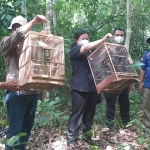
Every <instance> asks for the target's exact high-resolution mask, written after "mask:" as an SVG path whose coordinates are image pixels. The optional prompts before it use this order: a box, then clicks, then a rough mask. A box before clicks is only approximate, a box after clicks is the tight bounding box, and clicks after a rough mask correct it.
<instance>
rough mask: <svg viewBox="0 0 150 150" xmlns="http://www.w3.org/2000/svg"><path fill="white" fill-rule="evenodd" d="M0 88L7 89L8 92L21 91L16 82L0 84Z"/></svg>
mask: <svg viewBox="0 0 150 150" xmlns="http://www.w3.org/2000/svg"><path fill="white" fill-rule="evenodd" d="M0 88H1V89H7V90H9V91H19V90H21V86H20V85H18V82H17V81H6V82H0Z"/></svg>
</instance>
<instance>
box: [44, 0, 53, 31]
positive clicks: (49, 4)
mask: <svg viewBox="0 0 150 150" xmlns="http://www.w3.org/2000/svg"><path fill="white" fill-rule="evenodd" d="M51 14H52V0H46V14H45V16H46V19H47V22H46V23H45V24H44V29H45V30H47V31H49V33H51V18H52V17H51Z"/></svg>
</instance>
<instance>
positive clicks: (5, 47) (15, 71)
mask: <svg viewBox="0 0 150 150" xmlns="http://www.w3.org/2000/svg"><path fill="white" fill-rule="evenodd" d="M24 38H25V36H24V34H23V33H22V32H20V31H19V30H17V31H15V32H14V33H12V34H11V35H10V36H7V37H4V38H3V39H2V40H1V41H0V51H1V52H2V55H3V58H4V61H5V64H6V81H7V80H13V81H18V80H19V53H20V49H19V44H20V43H21V42H22V41H23V40H24ZM30 91H31V94H33V92H34V94H37V93H39V90H21V91H20V92H19V93H21V94H27V95H29V94H30V93H29V92H30Z"/></svg>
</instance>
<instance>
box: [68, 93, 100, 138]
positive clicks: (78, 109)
mask: <svg viewBox="0 0 150 150" xmlns="http://www.w3.org/2000/svg"><path fill="white" fill-rule="evenodd" d="M71 96H72V113H71V115H70V118H69V124H68V133H67V137H68V139H77V138H78V135H79V129H80V125H81V124H82V125H83V133H86V132H88V131H90V130H91V127H92V122H93V118H94V114H95V109H96V104H97V100H98V96H99V95H98V94H97V92H96V91H95V92H80V91H77V90H72V91H71Z"/></svg>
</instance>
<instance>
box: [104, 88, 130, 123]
mask: <svg viewBox="0 0 150 150" xmlns="http://www.w3.org/2000/svg"><path fill="white" fill-rule="evenodd" d="M104 96H105V98H106V120H107V122H108V124H109V123H111V122H112V121H113V120H114V116H115V110H116V109H115V104H116V100H117V96H118V102H119V108H120V117H121V120H122V121H123V122H125V123H126V122H129V121H130V116H129V107H130V103H129V88H126V89H125V90H123V92H122V93H121V94H120V95H117V94H114V93H104Z"/></svg>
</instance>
